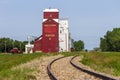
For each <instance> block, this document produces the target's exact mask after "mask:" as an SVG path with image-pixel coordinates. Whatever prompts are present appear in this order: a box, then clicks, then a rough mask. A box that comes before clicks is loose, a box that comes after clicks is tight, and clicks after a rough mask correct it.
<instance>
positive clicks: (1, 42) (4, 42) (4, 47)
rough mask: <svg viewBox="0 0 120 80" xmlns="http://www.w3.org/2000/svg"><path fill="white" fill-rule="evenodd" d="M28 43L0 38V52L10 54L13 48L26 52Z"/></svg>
mask: <svg viewBox="0 0 120 80" xmlns="http://www.w3.org/2000/svg"><path fill="white" fill-rule="evenodd" d="M26 44H27V41H18V40H13V39H10V38H0V52H10V50H11V49H13V48H15V47H16V48H18V49H19V50H21V51H25V45H26Z"/></svg>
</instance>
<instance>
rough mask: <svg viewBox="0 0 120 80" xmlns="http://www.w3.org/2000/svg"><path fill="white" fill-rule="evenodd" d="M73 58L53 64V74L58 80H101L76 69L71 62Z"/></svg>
mask: <svg viewBox="0 0 120 80" xmlns="http://www.w3.org/2000/svg"><path fill="white" fill-rule="evenodd" d="M71 58H72V57H66V58H63V59H60V60H58V61H56V62H55V63H54V64H52V66H51V69H52V72H53V74H54V75H55V76H56V77H57V78H58V80H100V79H98V78H96V77H94V76H91V75H89V74H87V73H84V72H82V71H80V70H78V69H76V68H74V67H73V66H72V65H71V64H70V62H69V61H70V59H71Z"/></svg>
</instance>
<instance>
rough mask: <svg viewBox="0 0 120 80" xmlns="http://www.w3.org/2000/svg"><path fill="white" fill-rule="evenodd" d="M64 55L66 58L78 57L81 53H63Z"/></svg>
mask: <svg viewBox="0 0 120 80" xmlns="http://www.w3.org/2000/svg"><path fill="white" fill-rule="evenodd" d="M61 54H62V55H64V56H65V57H67V56H76V55H80V54H81V52H63V53H61Z"/></svg>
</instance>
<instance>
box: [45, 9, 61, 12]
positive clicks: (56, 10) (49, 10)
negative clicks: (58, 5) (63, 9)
mask: <svg viewBox="0 0 120 80" xmlns="http://www.w3.org/2000/svg"><path fill="white" fill-rule="evenodd" d="M43 12H59V10H58V9H44V10H43Z"/></svg>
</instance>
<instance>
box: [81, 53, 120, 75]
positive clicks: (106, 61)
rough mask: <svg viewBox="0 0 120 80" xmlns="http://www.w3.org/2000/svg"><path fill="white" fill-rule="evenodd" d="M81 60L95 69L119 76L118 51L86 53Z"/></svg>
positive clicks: (119, 57) (119, 58)
mask: <svg viewBox="0 0 120 80" xmlns="http://www.w3.org/2000/svg"><path fill="white" fill-rule="evenodd" d="M81 62H82V63H83V64H85V65H88V66H90V67H91V68H93V69H95V70H98V71H101V72H105V73H108V74H112V75H115V76H120V52H108V53H86V54H84V58H83V60H82V61H81Z"/></svg>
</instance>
